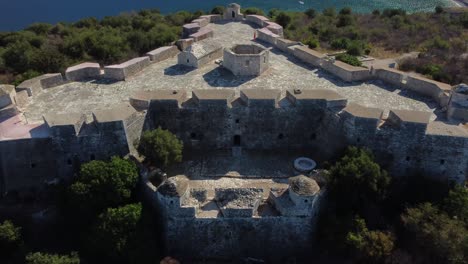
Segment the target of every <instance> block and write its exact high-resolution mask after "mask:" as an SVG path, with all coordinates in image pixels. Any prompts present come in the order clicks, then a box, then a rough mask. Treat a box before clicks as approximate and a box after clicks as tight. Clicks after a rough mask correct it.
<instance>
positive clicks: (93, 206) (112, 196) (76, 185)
mask: <svg viewBox="0 0 468 264" xmlns="http://www.w3.org/2000/svg"><path fill="white" fill-rule="evenodd" d="M137 181H138V170H137V167H136V165H135V164H134V163H133V162H131V161H128V160H124V159H121V158H118V157H113V158H112V159H111V160H110V161H109V162H105V161H97V160H95V161H91V162H89V163H86V164H84V165H82V166H81V168H80V176H79V177H78V178H77V179H76V180H75V181H74V182H73V183H72V185H71V186H70V187H69V188H68V190H67V207H68V206H71V208H73V211H76V212H78V213H79V214H82V213H85V212H87V213H91V216H92V217H94V216H95V215H97V214H99V213H100V212H102V211H103V210H104V209H105V208H107V207H114V206H118V205H120V204H124V203H128V202H129V201H130V200H131V195H132V191H133V190H134V189H135V187H136V184H137Z"/></svg>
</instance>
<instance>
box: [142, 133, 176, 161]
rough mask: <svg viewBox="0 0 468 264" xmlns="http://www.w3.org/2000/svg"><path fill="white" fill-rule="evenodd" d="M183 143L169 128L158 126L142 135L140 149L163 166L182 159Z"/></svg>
mask: <svg viewBox="0 0 468 264" xmlns="http://www.w3.org/2000/svg"><path fill="white" fill-rule="evenodd" d="M182 150H183V144H182V141H181V140H179V139H178V138H177V137H176V136H175V135H174V134H172V133H171V132H170V131H169V130H164V129H162V128H160V127H159V128H157V129H155V130H151V131H145V132H143V134H142V135H141V139H140V143H139V145H138V151H139V152H140V153H141V154H142V155H144V156H145V157H146V159H147V160H148V161H150V162H151V163H153V164H157V165H159V166H161V167H163V168H166V167H167V166H170V165H172V164H174V163H177V162H181V161H182Z"/></svg>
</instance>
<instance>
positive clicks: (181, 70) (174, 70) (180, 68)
mask: <svg viewBox="0 0 468 264" xmlns="http://www.w3.org/2000/svg"><path fill="white" fill-rule="evenodd" d="M194 70H196V68H193V67H188V66H185V65H180V64H176V65H172V66H170V67H168V68H166V69H164V75H168V76H179V75H185V74H187V73H189V72H192V71H194Z"/></svg>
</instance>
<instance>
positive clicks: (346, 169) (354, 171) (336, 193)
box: [328, 56, 390, 211]
mask: <svg viewBox="0 0 468 264" xmlns="http://www.w3.org/2000/svg"><path fill="white" fill-rule="evenodd" d="M345 57H346V56H345ZM353 60H354V59H353ZM389 183H390V177H389V176H388V175H387V172H386V171H384V170H382V169H381V168H380V166H379V165H378V164H377V163H375V161H374V158H373V156H372V154H371V152H370V151H368V150H365V149H360V148H356V147H349V148H348V149H347V150H346V154H345V156H343V157H342V158H341V159H340V160H339V161H338V162H337V163H336V164H335V165H334V166H333V167H332V168H331V169H330V176H329V179H328V188H329V190H330V195H331V196H332V197H333V198H334V199H335V200H336V201H337V202H338V204H339V206H340V207H343V208H346V209H347V210H353V209H354V210H358V211H359V210H360V209H362V207H363V206H364V205H366V204H368V203H369V201H373V202H379V201H382V200H383V199H384V198H385V197H386V194H387V187H388V185H389Z"/></svg>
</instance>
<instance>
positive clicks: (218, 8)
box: [210, 6, 226, 15]
mask: <svg viewBox="0 0 468 264" xmlns="http://www.w3.org/2000/svg"><path fill="white" fill-rule="evenodd" d="M225 10H226V8H225V7H224V6H215V7H214V8H213V9H211V12H210V13H211V14H214V15H222V14H224V11H225Z"/></svg>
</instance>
